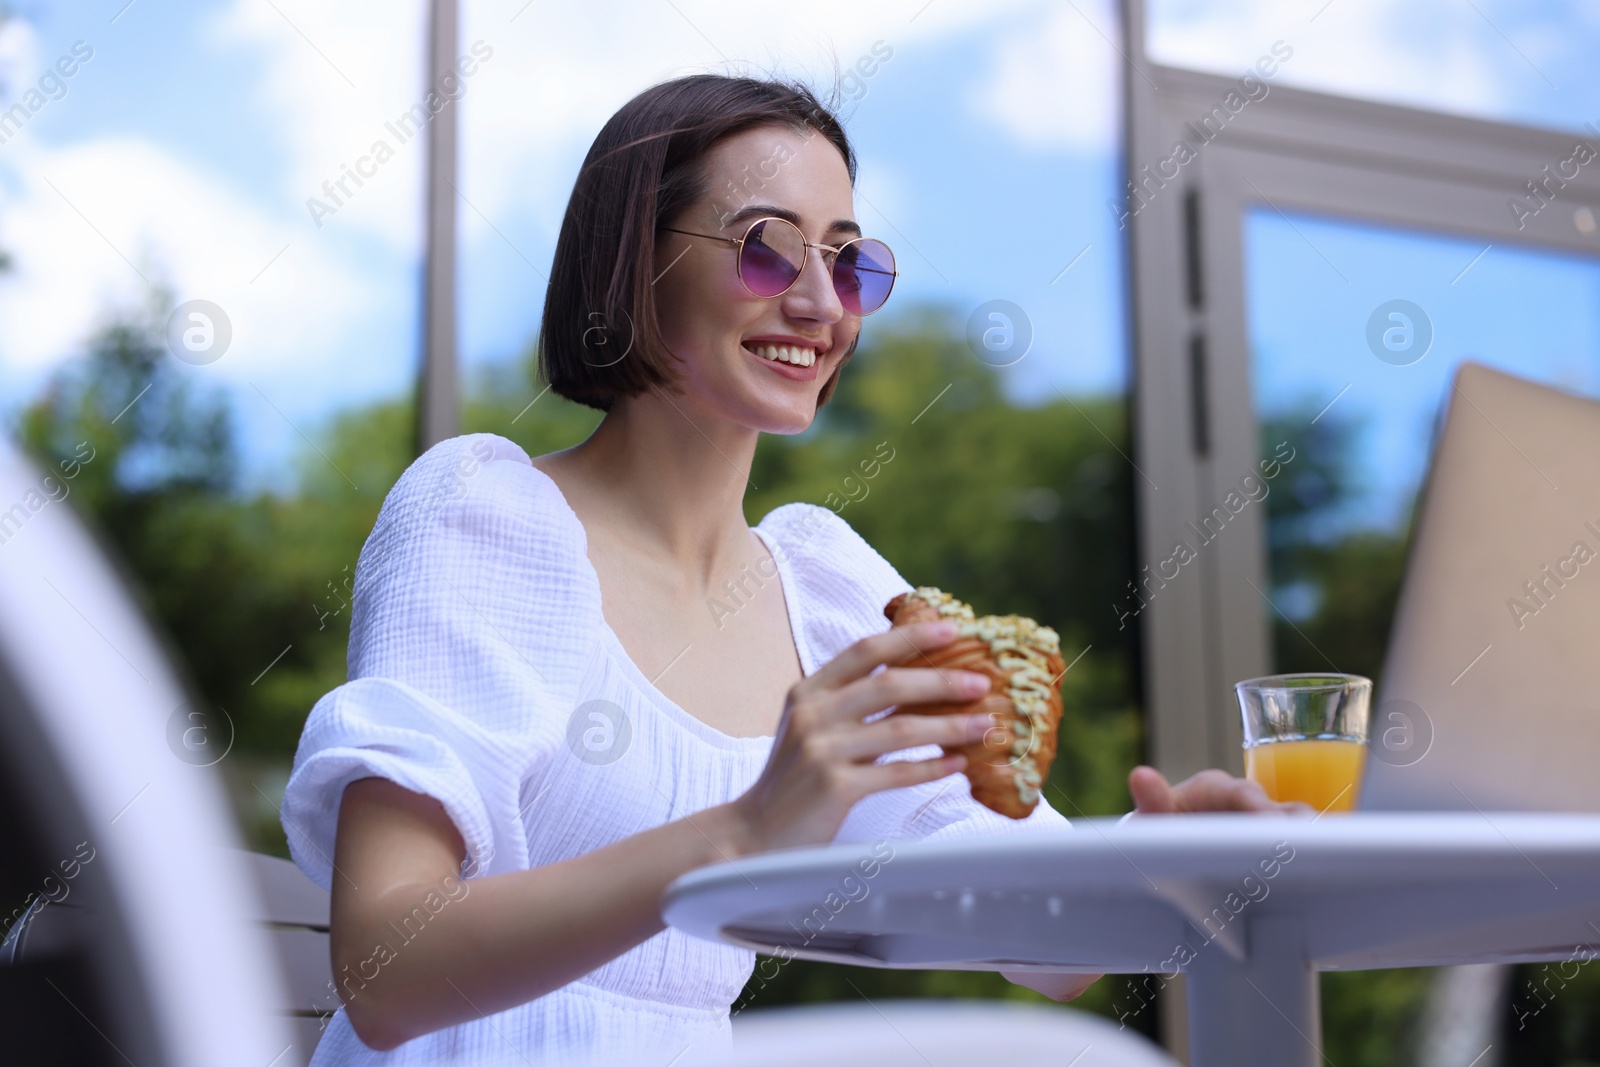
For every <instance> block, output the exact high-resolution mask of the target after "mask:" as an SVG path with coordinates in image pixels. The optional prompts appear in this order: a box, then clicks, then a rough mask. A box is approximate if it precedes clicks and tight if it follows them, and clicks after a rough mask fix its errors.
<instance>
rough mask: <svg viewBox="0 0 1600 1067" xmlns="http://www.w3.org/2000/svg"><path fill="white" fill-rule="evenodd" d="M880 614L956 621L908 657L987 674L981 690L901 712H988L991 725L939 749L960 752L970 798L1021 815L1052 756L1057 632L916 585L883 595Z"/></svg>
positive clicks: (1033, 801) (1057, 705) (1059, 666)
mask: <svg viewBox="0 0 1600 1067" xmlns="http://www.w3.org/2000/svg"><path fill="white" fill-rule="evenodd" d="M883 614H884V615H885V616H886V617H887V618H888V620H889V622H890V623H891V624H892V625H895V626H907V625H910V624H911V623H918V622H934V621H937V620H938V619H940V618H952V619H955V620H956V621H957V622H958V623H959V624H960V629H959V630H958V632H957V636H956V639H955V640H954V641H951V642H950V643H949V644H948V645H945V646H944V647H943V648H935V649H930V650H928V651H926V652H921V653H919V654H918V659H917V661H916V662H918V663H920V664H927V665H929V666H933V667H940V668H957V669H960V670H967V671H977V672H979V673H981V674H987V675H988V676H989V678H990V683H989V684H990V688H989V693H988V695H986V696H983V697H980V698H978V701H977V702H976V704H977V706H976V707H974V705H973V702H967V703H961V704H906V705H902V707H901V710H903V711H908V712H914V713H916V714H919V715H955V714H972V713H974V712H989V713H990V714H991V716H992V717H993V718H994V719H995V721H996V725H995V727H994V728H992V729H990V730H989V731H988V732H987V733H986V734H984V736H983V737H982V738H981V739H979V740H977V741H973V742H971V743H969V744H966V745H961V746H958V747H945V750H944V751H945V754H946V755H952V754H954V753H956V752H960V753H963V754H964V755H965V756H966V757H967V766H966V771H965V773H966V776H967V780H968V781H969V782H970V783H971V784H972V799H974V800H976V801H977V802H978V803H980V804H982V805H983V806H984V807H986V808H989V809H991V810H993V811H996V812H999V813H1000V814H1001V815H1005V816H1007V817H1009V818H1012V819H1025V818H1027V817H1028V815H1029V813H1030V812H1032V811H1033V809H1034V808H1035V807H1036V806H1037V805H1038V803H1039V791H1040V789H1041V787H1042V783H1043V781H1044V778H1045V776H1046V775H1048V774H1049V773H1050V764H1051V763H1052V762H1053V761H1054V760H1055V758H1056V731H1057V729H1058V728H1059V726H1060V725H1061V690H1060V689H1058V688H1056V683H1057V682H1058V681H1059V680H1060V678H1061V675H1062V674H1064V673H1065V672H1066V665H1065V662H1064V661H1063V660H1062V658H1061V638H1060V636H1059V635H1057V633H1056V632H1055V631H1054V630H1052V629H1051V628H1050V627H1048V626H1040V625H1039V624H1038V623H1036V622H1034V621H1033V620H1032V619H1029V618H1024V617H1022V616H1020V615H985V616H983V617H982V618H981V619H980V618H976V617H975V616H974V615H973V612H972V608H970V607H968V606H967V605H966V604H964V603H962V602H961V601H959V600H957V599H956V598H955V597H953V596H951V595H950V594H949V593H945V592H941V591H940V590H938V589H935V588H933V587H932V586H919V587H918V588H916V589H914V590H912V591H911V592H909V593H901V594H900V595H899V596H897V597H895V598H894V599H893V600H891V601H889V603H888V605H886V606H885V607H884V609H883Z"/></svg>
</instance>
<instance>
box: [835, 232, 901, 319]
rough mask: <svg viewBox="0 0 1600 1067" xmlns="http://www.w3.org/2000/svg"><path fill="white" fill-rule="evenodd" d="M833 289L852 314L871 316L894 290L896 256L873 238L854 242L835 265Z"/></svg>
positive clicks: (843, 250)
mask: <svg viewBox="0 0 1600 1067" xmlns="http://www.w3.org/2000/svg"><path fill="white" fill-rule="evenodd" d="M833 288H834V291H835V292H837V293H838V294H839V302H840V303H842V304H844V306H845V310H846V311H848V312H850V313H851V314H852V315H870V314H872V313H873V312H874V311H877V310H878V309H879V308H881V307H882V306H883V302H884V301H885V300H888V299H889V290H891V289H893V288H894V253H893V252H891V251H889V246H888V245H886V244H884V243H883V242H882V241H876V240H873V239H872V238H870V237H865V238H862V239H861V240H859V241H851V242H850V243H849V244H848V245H846V246H845V247H844V248H843V249H842V250H841V251H840V253H839V257H838V259H836V260H835V261H834V264H833Z"/></svg>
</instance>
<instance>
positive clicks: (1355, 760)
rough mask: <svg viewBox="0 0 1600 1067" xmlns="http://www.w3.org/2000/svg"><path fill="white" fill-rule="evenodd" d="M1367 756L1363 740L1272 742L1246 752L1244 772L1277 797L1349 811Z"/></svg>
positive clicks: (1281, 799) (1353, 803)
mask: <svg viewBox="0 0 1600 1067" xmlns="http://www.w3.org/2000/svg"><path fill="white" fill-rule="evenodd" d="M1366 760H1367V746H1366V745H1365V744H1364V743H1363V742H1360V741H1338V740H1331V741H1330V740H1311V739H1297V740H1290V741H1268V742H1267V743H1265V744H1260V745H1254V746H1252V747H1250V748H1247V749H1245V750H1244V768H1245V770H1244V773H1245V776H1246V777H1247V778H1249V779H1251V780H1252V781H1255V782H1259V783H1261V788H1263V789H1265V790H1266V791H1267V796H1269V797H1271V798H1272V799H1273V800H1279V801H1283V800H1299V801H1302V802H1304V803H1306V804H1310V805H1311V806H1312V807H1313V808H1316V809H1317V810H1318V811H1350V810H1352V809H1353V808H1354V807H1355V806H1356V794H1357V792H1358V791H1359V790H1360V789H1361V772H1362V770H1363V768H1364V767H1365V766H1366Z"/></svg>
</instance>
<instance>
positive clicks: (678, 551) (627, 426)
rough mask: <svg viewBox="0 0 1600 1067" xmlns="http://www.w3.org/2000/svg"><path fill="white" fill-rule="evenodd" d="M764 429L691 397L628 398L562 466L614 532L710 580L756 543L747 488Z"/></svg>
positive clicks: (647, 395)
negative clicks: (709, 410) (747, 514)
mask: <svg viewBox="0 0 1600 1067" xmlns="http://www.w3.org/2000/svg"><path fill="white" fill-rule="evenodd" d="M756 438H757V433H756V431H755V430H752V429H750V428H748V427H745V426H738V425H735V424H733V423H731V422H729V421H727V420H726V419H721V418H712V417H709V416H707V415H706V414H704V413H703V412H700V411H698V410H696V408H695V406H694V405H693V403H692V401H691V400H690V399H689V398H688V397H686V396H683V395H681V394H680V395H672V394H667V393H664V392H661V391H651V392H648V393H644V394H641V395H639V396H634V397H626V398H619V399H618V400H617V401H615V402H614V403H613V404H612V406H611V410H610V411H608V412H606V415H605V418H603V419H602V420H601V421H600V425H599V426H598V427H596V428H595V431H594V432H593V433H592V434H590V435H589V437H588V438H587V439H586V440H584V441H583V442H582V443H581V444H579V445H576V446H575V447H573V448H571V449H568V450H567V451H566V452H565V453H562V454H561V455H562V456H563V465H566V466H570V467H571V468H572V469H573V470H575V472H576V473H578V474H579V477H580V479H581V481H582V483H583V484H582V485H581V486H580V487H575V488H576V491H577V492H579V493H580V495H582V496H584V497H585V498H586V499H585V500H584V502H583V503H584V505H585V506H586V507H587V508H588V509H589V510H590V511H591V512H592V513H593V518H595V519H598V520H599V521H601V522H603V523H604V524H605V526H606V534H607V535H609V536H612V537H616V538H618V539H620V540H622V541H624V542H626V543H627V544H628V545H629V547H630V548H633V549H635V550H640V551H643V552H646V553H648V554H650V555H658V554H659V555H662V556H664V557H666V558H667V559H669V560H671V561H672V562H673V563H674V564H675V565H676V566H677V567H678V568H679V569H680V570H681V572H682V573H684V574H686V575H690V576H692V577H693V579H694V580H695V581H697V582H699V583H701V584H702V585H704V586H705V587H708V588H710V587H714V586H716V585H717V584H719V583H720V582H721V580H722V577H724V576H725V572H726V571H727V569H728V566H729V564H730V563H732V562H735V561H739V562H742V561H743V560H745V559H746V558H747V557H748V554H749V551H750V547H749V546H750V535H749V526H748V524H747V523H746V522H745V518H744V492H745V487H746V486H747V484H748V483H749V476H750V464H751V461H752V460H753V458H754V456H755V448H756Z"/></svg>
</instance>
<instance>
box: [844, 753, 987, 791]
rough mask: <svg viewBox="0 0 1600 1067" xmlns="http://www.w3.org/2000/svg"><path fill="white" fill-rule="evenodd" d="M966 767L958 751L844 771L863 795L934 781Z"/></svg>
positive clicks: (864, 765)
mask: <svg viewBox="0 0 1600 1067" xmlns="http://www.w3.org/2000/svg"><path fill="white" fill-rule="evenodd" d="M966 766H967V757H966V756H963V755H962V754H960V753H959V752H958V753H955V754H954V755H950V756H939V757H935V758H934V759H925V760H906V759H897V760H890V761H889V762H888V763H866V764H861V765H859V766H856V767H852V768H851V769H850V771H849V772H848V773H849V775H850V776H851V777H852V778H854V779H855V782H856V784H857V792H859V793H860V795H862V796H867V795H868V794H871V793H876V792H878V791H879V790H883V789H904V788H905V787H906V786H910V785H921V784H922V783H923V782H937V781H938V780H939V779H940V778H944V777H946V776H947V775H951V774H955V773H956V772H957V771H960V770H965V769H966Z"/></svg>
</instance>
